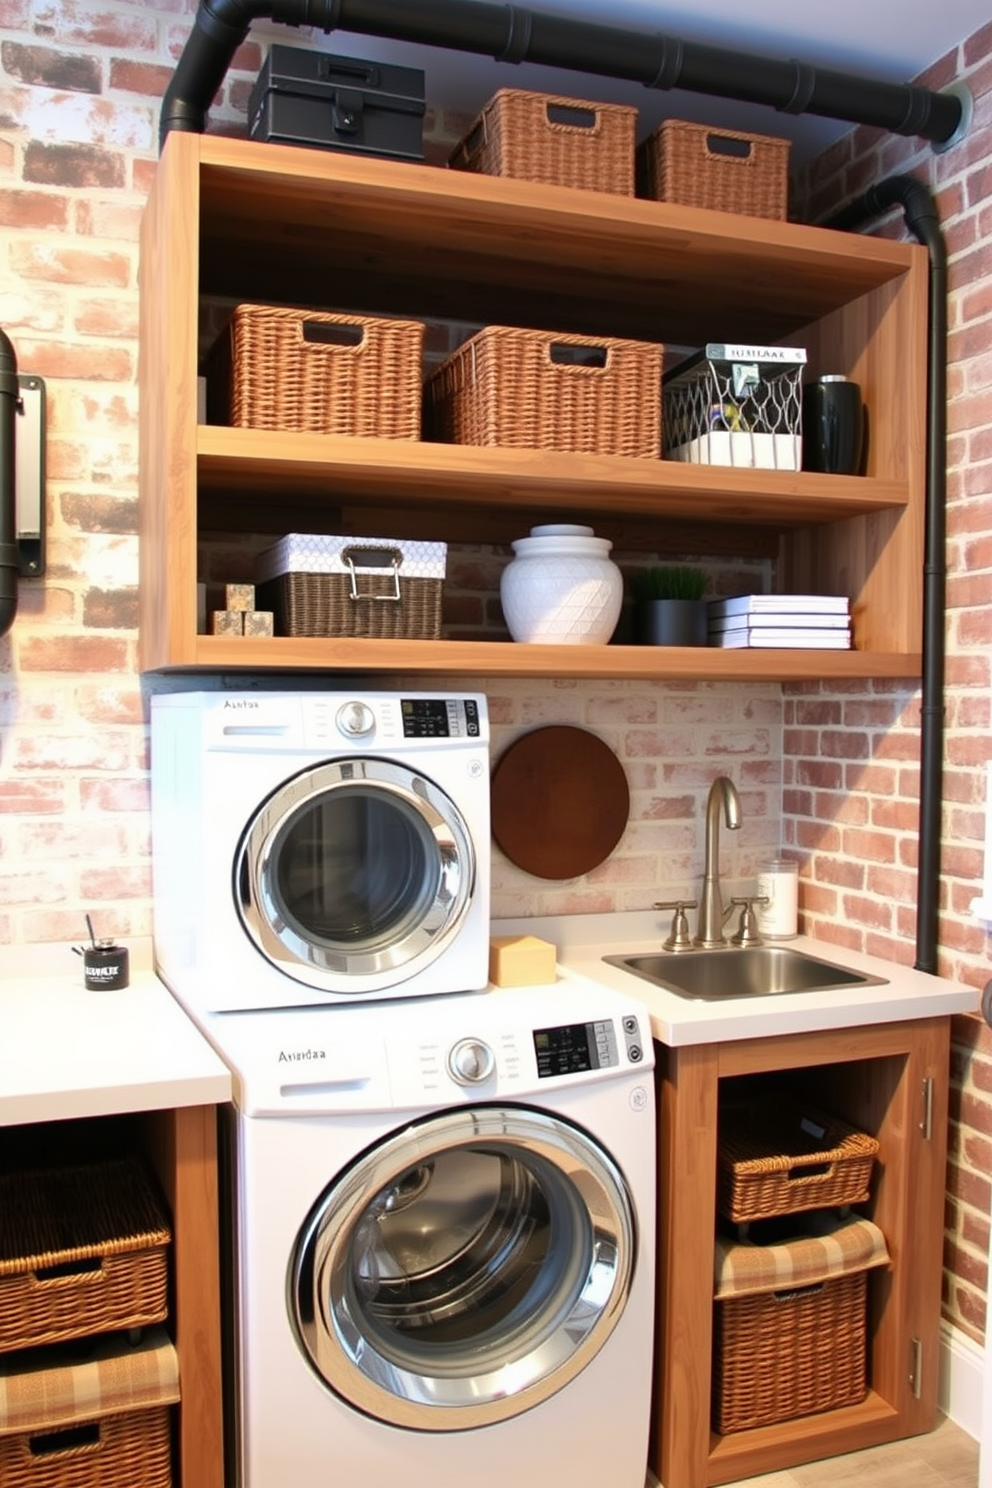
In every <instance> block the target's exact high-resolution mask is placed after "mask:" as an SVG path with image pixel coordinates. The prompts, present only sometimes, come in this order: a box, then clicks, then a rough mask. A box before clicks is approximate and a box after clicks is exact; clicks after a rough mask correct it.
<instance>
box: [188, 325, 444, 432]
mask: <svg viewBox="0 0 992 1488" xmlns="http://www.w3.org/2000/svg"><path fill="white" fill-rule="evenodd" d="M423 340H424V326H423V324H422V323H421V322H420V321H413V320H378V319H374V318H372V317H369V316H362V315H329V314H323V313H318V312H316V311H310V310H289V309H283V308H279V307H276V306H271V305H239V306H238V307H237V309H236V310H235V311H234V314H233V315H232V317H231V322H230V325H229V327H228V330H227V331H226V332H225V334H224V335H222V336H221V337H220V338H219V339H218V341H217V343H216V345H215V347H214V350H213V352H212V353H211V357H210V360H209V363H208V368H207V399H208V412H209V418H210V421H211V423H227V424H231V425H233V426H235V427H237V428H250V429H291V430H296V431H298V432H300V433H308V434H338V435H347V436H364V437H367V438H375V439H419V438H420V413H421V386H422V371H421V353H422V348H423Z"/></svg>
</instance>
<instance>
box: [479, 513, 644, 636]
mask: <svg viewBox="0 0 992 1488" xmlns="http://www.w3.org/2000/svg"><path fill="white" fill-rule="evenodd" d="M512 546H513V553H514V556H513V558H512V560H511V561H510V562H509V563H508V564H507V566H506V568H504V570H503V573H502V575H501V577H500V600H501V601H502V605H503V615H504V618H505V620H506V624H507V628H508V630H509V632H510V635H511V636H512V637H513V639H514V640H515V641H525V642H526V641H529V642H544V643H546V644H552V645H558V646H589V645H592V646H596V645H602V646H605V645H606V643H607V642H608V641H609V639H610V637H611V636H612V635H613V632H614V630H615V629H616V624H617V621H618V619H619V618H620V608H621V605H622V604H623V577H622V575H621V573H620V570H619V569H618V568H617V566H616V564H615V563H614V562H613V561H612V559H611V558H610V556H609V555H610V550H611V548H612V547H613V544H612V543H611V542H610V541H609V540H608V539H607V538H605V537H596V536H594V534H593V530H592V528H591V527H578V526H574V525H572V524H569V523H555V524H551V525H547V526H542V527H532V528H531V532H530V536H529V537H520V538H518V539H517V541H516V542H515V543H513V544H512Z"/></svg>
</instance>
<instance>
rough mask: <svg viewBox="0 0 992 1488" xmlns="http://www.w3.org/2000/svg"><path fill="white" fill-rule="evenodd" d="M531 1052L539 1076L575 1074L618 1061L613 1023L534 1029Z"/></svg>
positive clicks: (566, 1024) (570, 1024)
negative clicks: (535, 1059)
mask: <svg viewBox="0 0 992 1488" xmlns="http://www.w3.org/2000/svg"><path fill="white" fill-rule="evenodd" d="M534 1053H535V1055H536V1056H537V1074H538V1078H539V1079H541V1080H546V1079H550V1078H551V1077H552V1076H554V1075H579V1074H582V1073H583V1072H584V1071H586V1070H596V1069H603V1068H604V1067H606V1066H607V1065H611V1064H616V1063H617V1061H618V1055H617V1044H616V1036H615V1035H614V1032H613V1025H612V1023H609V1022H603V1023H564V1024H562V1025H561V1026H560V1027H558V1028H537V1029H535V1030H534Z"/></svg>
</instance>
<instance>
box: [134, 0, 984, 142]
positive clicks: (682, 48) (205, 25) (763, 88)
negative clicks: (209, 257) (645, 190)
mask: <svg viewBox="0 0 992 1488" xmlns="http://www.w3.org/2000/svg"><path fill="white" fill-rule="evenodd" d="M262 17H267V18H269V19H271V20H274V21H280V22H282V23H283V24H284V25H288V26H313V27H316V28H319V29H320V30H322V31H325V32H331V31H335V30H338V31H355V32H359V33H361V34H362V35H365V36H381V37H387V38H390V39H392V40H394V41H408V42H416V43H420V44H421V45H426V46H438V47H447V48H449V49H452V50H455V51H462V52H474V53H477V54H479V55H480V56H488V57H493V58H495V59H496V61H498V62H536V63H539V64H541V65H543V66H546V67H564V68H569V69H571V70H573V71H576V72H589V73H594V74H596V75H597V76H600V77H611V78H623V79H626V80H628V81H630V82H639V83H643V84H644V85H645V87H648V88H662V89H666V90H667V89H670V88H682V89H684V90H686V91H687V92H690V93H704V94H707V95H708V96H710V97H716V98H732V99H736V100H737V101H738V102H740V103H760V104H766V105H769V106H770V107H772V108H776V109H778V110H779V111H780V112H782V113H790V114H816V115H818V116H819V117H821V118H829V119H843V120H845V121H846V122H848V123H851V124H867V125H872V126H875V127H877V128H880V129H885V130H888V131H889V132H890V133H892V134H902V135H915V136H918V137H920V138H921V139H926V140H930V141H931V142H932V143H935V144H945V143H947V141H949V140H950V139H952V138H953V136H954V135H955V134H956V132H957V131H958V129H959V128H960V125H961V122H962V117H963V108H964V105H963V103H962V100H961V97H960V96H959V95H958V94H956V93H954V92H953V91H951V92H948V93H934V92H931V91H930V90H929V89H926V88H918V87H915V86H914V85H912V84H910V83H888V82H883V81H881V80H879V79H872V78H863V77H856V76H852V75H851V74H848V73H842V72H834V71H832V70H830V69H828V68H820V67H813V66H811V65H810V64H808V63H803V62H797V61H794V60H789V61H776V60H774V59H772V58H769V57H761V56H754V55H751V54H749V53H746V52H732V51H727V50H724V49H722V48H720V47H712V46H706V45H703V44H701V43H698V42H691V41H682V40H680V39H678V38H677V37H671V36H663V35H661V34H660V33H658V32H656V31H629V30H626V29H624V28H620V27H617V26H600V25H594V24H592V23H590V22H586V21H575V20H570V19H568V18H566V17H562V16H552V15H545V14H543V13H542V12H540V11H533V10H526V9H524V8H523V7H521V6H517V5H490V4H484V3H482V0H430V4H429V5H418V6H412V5H411V4H410V0H201V4H200V8H199V10H198V11H197V13H196V16H195V19H194V22H193V29H192V31H191V32H190V35H189V38H188V39H187V42H186V46H185V47H184V48H183V51H182V54H181V56H180V58H179V61H178V63H177V64H176V69H175V72H174V73H173V76H172V78H171V80H170V82H169V86H168V88H167V89H166V92H165V97H164V98H163V100H162V112H161V118H160V126H159V138H160V144H164V142H165V137H166V135H167V134H168V133H170V131H171V130H173V129H176V130H184V131H186V132H187V133H191V134H201V133H202V132H203V129H204V128H205V126H206V119H207V111H208V109H209V108H210V105H211V104H212V103H213V100H214V98H215V96H216V94H217V90H218V89H219V87H220V85H221V83H222V82H223V80H224V75H225V73H226V72H227V69H228V67H229V66H230V63H231V59H232V57H233V56H234V53H235V51H236V50H237V48H238V47H239V46H240V45H241V43H242V42H243V41H244V39H245V37H246V36H247V34H248V31H249V28H250V27H251V23H252V21H253V20H258V19H261V18H262Z"/></svg>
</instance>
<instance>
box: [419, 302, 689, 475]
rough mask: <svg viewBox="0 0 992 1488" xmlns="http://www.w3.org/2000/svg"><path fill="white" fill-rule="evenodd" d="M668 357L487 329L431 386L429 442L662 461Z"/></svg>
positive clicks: (625, 346) (627, 344)
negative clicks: (665, 359)
mask: <svg viewBox="0 0 992 1488" xmlns="http://www.w3.org/2000/svg"><path fill="white" fill-rule="evenodd" d="M663 351H664V348H663V347H662V346H661V345H658V344H655V343H651V342H646V341H624V340H617V339H603V340H595V339H594V338H592V337H589V336H559V335H555V334H554V333H553V332H550V331H533V330H521V329H518V328H517V327H514V326H487V327H486V328H485V329H484V330H482V331H480V332H479V333H478V334H477V335H475V336H473V337H472V338H471V339H470V340H468V341H466V342H465V343H464V345H463V346H460V347H459V348H458V350H457V351H456V352H454V353H453V354H452V355H451V356H450V357H448V359H447V360H446V361H445V362H443V363H442V364H441V366H440V367H439V368H438V369H437V371H435V372H434V373H433V374H432V376H431V378H430V380H429V382H428V385H427V397H428V401H429V414H430V418H431V421H432V430H433V436H434V438H436V439H439V440H441V441H444V442H447V443H449V444H475V445H497V446H503V447H507V448H513V449H535V450H536V449H554V450H570V451H574V452H576V453H581V454H600V455H630V456H636V457H640V458H644V459H658V458H659V455H660V450H661V392H660V387H661V363H662V355H663Z"/></svg>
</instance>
